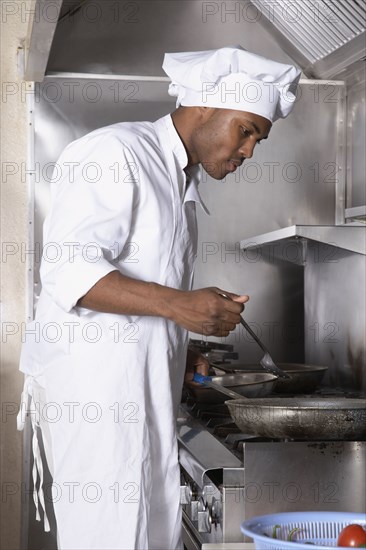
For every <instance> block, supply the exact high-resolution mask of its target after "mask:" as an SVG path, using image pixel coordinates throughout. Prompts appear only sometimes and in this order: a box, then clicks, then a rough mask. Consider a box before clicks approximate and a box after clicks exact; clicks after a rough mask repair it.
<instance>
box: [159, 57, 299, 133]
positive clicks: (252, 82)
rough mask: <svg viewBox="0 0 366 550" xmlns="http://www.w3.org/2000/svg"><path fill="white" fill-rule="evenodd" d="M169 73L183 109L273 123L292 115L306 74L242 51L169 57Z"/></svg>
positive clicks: (166, 63)
mask: <svg viewBox="0 0 366 550" xmlns="http://www.w3.org/2000/svg"><path fill="white" fill-rule="evenodd" d="M163 69H164V71H165V72H166V74H167V75H168V76H169V78H170V79H171V80H172V82H171V84H170V86H169V94H170V95H171V96H176V97H177V107H178V106H179V105H183V106H187V107H194V106H202V105H203V106H205V107H216V108H221V109H236V110H239V111H246V112H250V113H255V114H257V115H261V116H263V117H265V118H267V119H268V120H270V121H271V122H274V121H275V120H277V119H278V118H285V117H286V116H287V115H288V114H289V113H290V112H291V110H292V108H293V106H294V102H295V99H296V95H295V94H296V88H297V84H298V82H299V79H300V74H301V71H300V70H299V69H297V68H296V67H294V66H293V65H285V64H283V63H278V62H277V61H272V60H271V59H265V58H264V57H261V56H259V55H256V54H254V53H250V52H247V51H246V50H244V49H243V48H242V47H241V46H237V47H226V48H221V49H219V50H208V51H203V52H183V53H167V54H165V57H164V63H163Z"/></svg>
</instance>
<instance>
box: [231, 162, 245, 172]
mask: <svg viewBox="0 0 366 550" xmlns="http://www.w3.org/2000/svg"><path fill="white" fill-rule="evenodd" d="M242 163H243V161H242V160H234V159H230V160H229V162H228V165H229V172H235V170H236V169H237V168H238V166H241V165H242Z"/></svg>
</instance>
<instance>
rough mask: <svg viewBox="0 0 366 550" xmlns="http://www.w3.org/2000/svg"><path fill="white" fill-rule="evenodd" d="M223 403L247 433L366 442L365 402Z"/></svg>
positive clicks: (279, 399) (291, 400)
mask: <svg viewBox="0 0 366 550" xmlns="http://www.w3.org/2000/svg"><path fill="white" fill-rule="evenodd" d="M225 404H226V405H227V407H228V409H229V411H230V415H231V417H232V419H233V420H234V422H235V424H237V426H238V427H239V428H240V429H241V430H242V431H243V432H244V433H247V434H255V435H260V436H264V437H271V438H285V439H286V438H289V439H305V440H319V441H329V440H336V441H339V440H342V441H360V440H365V439H366V400H365V399H351V398H343V397H342V398H325V397H324V398H318V399H313V398H310V397H309V398H307V397H302V398H296V397H272V398H262V399H235V400H231V401H226V402H225Z"/></svg>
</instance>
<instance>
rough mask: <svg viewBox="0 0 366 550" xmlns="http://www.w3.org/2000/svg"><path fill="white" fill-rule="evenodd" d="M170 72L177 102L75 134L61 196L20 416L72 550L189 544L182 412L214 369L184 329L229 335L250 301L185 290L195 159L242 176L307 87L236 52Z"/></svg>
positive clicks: (196, 200) (186, 58) (41, 497)
mask: <svg viewBox="0 0 366 550" xmlns="http://www.w3.org/2000/svg"><path fill="white" fill-rule="evenodd" d="M163 68H164V70H165V72H166V73H167V74H168V76H169V77H170V79H171V84H170V87H169V93H170V94H171V95H173V96H176V97H177V109H176V110H175V111H174V112H173V113H172V114H171V115H170V114H169V115H167V116H164V117H163V118H161V119H159V120H157V121H156V122H135V123H129V122H128V123H127V122H124V123H117V124H114V125H112V126H108V127H105V128H101V129H98V130H95V131H93V132H91V133H89V134H88V135H86V136H84V137H82V138H81V139H78V140H76V141H74V142H73V143H71V144H70V145H68V146H67V147H66V149H65V150H64V151H63V153H62V154H61V157H60V158H59V160H58V162H57V167H58V170H59V171H60V174H61V176H60V177H58V178H57V182H55V183H53V184H52V188H51V195H52V197H51V198H52V200H51V209H50V212H49V214H48V216H47V218H46V221H45V225H44V249H43V258H42V265H41V279H42V293H41V295H40V298H39V302H38V306H37V314H36V317H35V320H34V321H33V322H32V323H31V324H30V326H29V327H28V330H27V337H26V341H25V343H24V346H23V350H22V356H21V366H20V368H21V370H22V371H23V372H24V373H25V375H26V380H25V388H24V392H23V401H22V407H21V410H20V413H19V417H18V420H19V428H20V429H21V428H22V425H23V423H24V416H25V414H24V411H25V408H26V407H27V406H28V407H29V413H30V417H31V420H32V424H33V428H34V435H33V452H34V458H35V461H34V462H35V463H34V469H33V479H34V482H35V484H36V482H37V474H38V475H39V476H40V482H39V483H40V485H39V490H38V491H35V492H34V500H35V504H36V507H37V515H38V518H39V517H40V513H39V510H40V509H43V519H44V522H45V528H46V529H48V528H49V526H48V518H47V509H48V506H49V501H52V503H53V507H54V511H55V517H56V522H57V538H58V547H59V548H60V549H62V550H66V549H70V550H71V549H72V550H77V549H83V550H92V549H95V550H104V549H105V550H112V549H125V550H132V549H140V550H153V549H159V550H174V549H177V548H182V543H181V509H180V504H179V485H180V480H179V468H178V457H177V441H176V427H175V423H176V416H177V408H178V405H179V401H180V395H181V390H182V383H183V380H184V376H185V371H186V367H187V371H186V372H187V374H186V377H187V378H188V379H190V378H192V377H193V373H194V371H195V370H198V371H200V372H201V373H203V374H205V373H206V370H207V365H206V364H205V362H204V361H203V360H202V358H200V357H199V356H197V354H195V353H194V351H192V350H191V351H190V352H189V353H188V362H187V366H186V359H187V345H188V331H192V332H193V333H197V334H199V335H201V336H202V335H213V336H227V335H228V334H229V332H230V331H232V330H234V329H235V327H236V325H237V324H238V323H239V320H240V313H241V311H242V310H243V308H244V303H245V302H246V301H247V300H248V296H246V295H237V294H235V293H232V292H231V290H232V289H230V288H226V287H225V288H223V289H219V288H204V289H199V290H191V288H192V280H193V268H194V261H195V258H196V254H197V225H196V206H197V205H199V207H200V208H203V209H204V210H206V208H205V206H204V204H203V202H202V200H201V197H200V194H199V190H198V184H199V180H200V165H201V166H202V167H203V169H204V170H205V171H206V172H207V173H208V174H209V175H210V176H212V177H213V178H214V179H218V180H220V179H222V178H224V177H225V176H226V175H227V174H228V173H229V172H234V171H235V170H236V169H237V167H238V166H240V165H241V164H242V162H244V161H245V159H247V158H250V157H251V156H252V154H253V150H254V148H255V146H256V144H257V143H259V141H260V140H262V139H267V137H268V135H269V132H270V129H271V126H272V123H273V122H274V121H275V120H276V119H278V118H280V117H285V116H287V115H288V114H289V112H290V111H291V109H292V107H293V104H294V99H295V89H296V85H297V82H298V79H299V71H298V70H297V69H296V68H295V67H292V66H290V65H284V64H281V63H277V62H275V61H271V60H268V59H264V58H262V57H260V56H257V55H255V54H252V53H249V52H247V51H245V50H244V49H242V48H240V47H237V48H234V47H226V48H222V49H219V50H212V51H203V52H190V53H174V54H166V56H165V59H164V65H163ZM222 293H224V294H226V295H227V296H229V297H231V300H227V299H224V298H223V297H222V296H221V294H222ZM29 396H30V398H29ZM27 402H28V405H27ZM39 428H40V429H41V431H42V435H43V440H44V445H45V452H46V458H47V463H48V467H49V469H50V471H51V474H52V477H53V486H52V491H50V490H47V491H46V490H43V489H46V488H42V483H43V465H42V461H41V458H40V453H39V446H38V439H37V437H38V432H39Z"/></svg>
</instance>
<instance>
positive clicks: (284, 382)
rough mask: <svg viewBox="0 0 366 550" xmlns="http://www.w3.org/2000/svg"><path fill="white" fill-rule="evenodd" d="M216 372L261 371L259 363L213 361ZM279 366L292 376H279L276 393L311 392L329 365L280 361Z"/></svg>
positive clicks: (275, 388)
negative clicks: (221, 362)
mask: <svg viewBox="0 0 366 550" xmlns="http://www.w3.org/2000/svg"><path fill="white" fill-rule="evenodd" d="M211 366H212V368H213V369H214V371H215V373H216V374H219V373H220V372H221V373H222V372H235V373H243V372H260V371H261V370H262V369H261V367H259V365H245V364H243V363H239V362H237V363H235V362H233V363H224V364H220V363H211ZM278 366H279V367H280V368H281V369H282V370H283V371H284V372H286V373H287V374H289V375H290V376H291V378H286V379H285V378H278V379H277V382H276V385H275V387H274V390H273V391H274V392H275V393H311V392H312V391H314V390H315V388H316V387H317V386H318V385H319V384H320V382H321V380H322V378H323V376H324V374H325V372H326V371H327V370H328V367H323V366H319V365H303V364H302V363H278Z"/></svg>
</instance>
